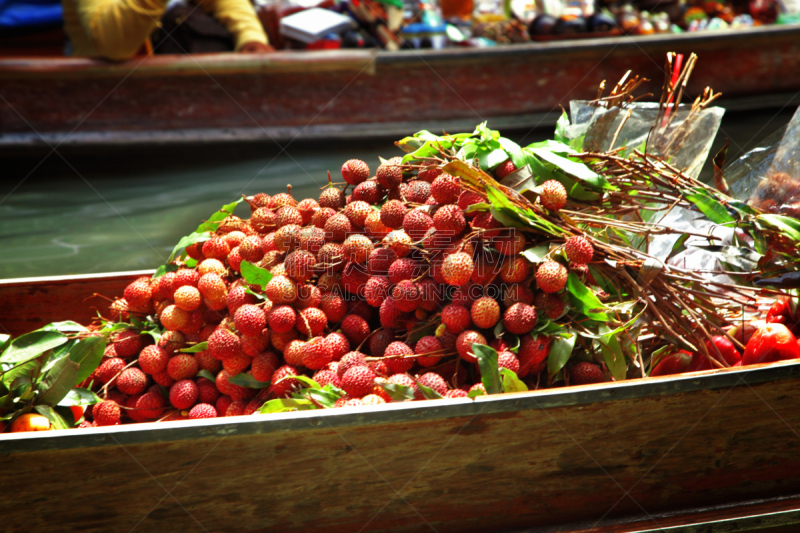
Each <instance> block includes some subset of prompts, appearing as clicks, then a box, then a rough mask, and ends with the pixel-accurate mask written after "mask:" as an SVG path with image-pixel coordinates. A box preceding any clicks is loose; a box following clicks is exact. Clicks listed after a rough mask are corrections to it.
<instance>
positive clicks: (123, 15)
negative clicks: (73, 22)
mask: <svg viewBox="0 0 800 533" xmlns="http://www.w3.org/2000/svg"><path fill="white" fill-rule="evenodd" d="M166 4H167V0H79V2H78V18H79V19H80V21H81V25H83V27H84V30H85V31H86V34H87V35H89V36H90V37H91V39H92V43H93V45H94V48H95V50H97V53H98V54H99V55H101V56H103V57H107V58H109V59H127V58H129V57H133V55H134V54H136V52H137V51H138V50H139V48H140V47H141V46H142V44H143V43H144V42H145V40H147V38H148V37H150V34H151V33H152V32H153V29H155V27H156V24H157V23H158V21H160V20H161V16H162V15H163V14H164V9H165V8H166Z"/></svg>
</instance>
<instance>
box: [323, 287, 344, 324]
mask: <svg viewBox="0 0 800 533" xmlns="http://www.w3.org/2000/svg"><path fill="white" fill-rule="evenodd" d="M320 308H321V309H322V311H323V312H324V313H325V316H327V317H328V322H330V323H333V324H335V323H337V322H339V321H341V320H342V319H343V318H344V317H345V315H346V314H347V302H345V301H344V299H343V298H342V297H341V296H339V295H337V294H335V293H333V292H327V293H325V294H323V295H322V301H321V302H320Z"/></svg>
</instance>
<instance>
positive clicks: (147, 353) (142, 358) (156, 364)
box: [139, 344, 169, 374]
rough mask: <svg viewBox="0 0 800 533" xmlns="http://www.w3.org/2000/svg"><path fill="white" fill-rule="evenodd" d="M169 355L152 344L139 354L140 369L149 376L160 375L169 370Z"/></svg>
mask: <svg viewBox="0 0 800 533" xmlns="http://www.w3.org/2000/svg"><path fill="white" fill-rule="evenodd" d="M168 361H169V355H168V354H167V352H166V350H164V349H162V348H159V347H158V346H156V345H154V344H151V345H150V346H145V347H144V348H143V349H142V351H141V353H139V367H140V368H141V369H142V370H143V371H144V372H145V373H147V374H160V373H161V372H164V371H166V370H167V363H168Z"/></svg>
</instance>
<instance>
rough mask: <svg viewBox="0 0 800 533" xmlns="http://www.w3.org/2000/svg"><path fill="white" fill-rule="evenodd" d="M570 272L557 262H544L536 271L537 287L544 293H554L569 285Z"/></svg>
mask: <svg viewBox="0 0 800 533" xmlns="http://www.w3.org/2000/svg"><path fill="white" fill-rule="evenodd" d="M568 275H569V271H568V270H567V267H565V266H564V265H562V264H561V263H559V262H557V261H544V262H543V263H541V264H540V265H539V268H537V269H536V285H537V286H538V287H539V288H540V289H541V290H543V291H544V292H549V293H554V292H558V291H560V290H561V289H563V288H564V286H565V285H566V284H567V276H568Z"/></svg>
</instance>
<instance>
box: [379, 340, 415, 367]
mask: <svg viewBox="0 0 800 533" xmlns="http://www.w3.org/2000/svg"><path fill="white" fill-rule="evenodd" d="M408 355H414V350H412V349H411V347H410V346H409V345H408V344H406V343H404V342H400V341H395V342H392V343H391V344H389V346H387V347H386V350H385V351H384V353H383V357H384V358H383V362H384V363H386V366H387V368H388V369H389V372H390V373H392V374H397V373H402V372H408V371H409V370H411V367H413V366H414V358H413V357H404V356H408Z"/></svg>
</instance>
